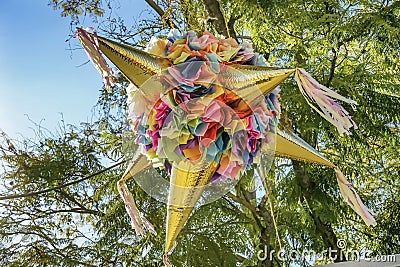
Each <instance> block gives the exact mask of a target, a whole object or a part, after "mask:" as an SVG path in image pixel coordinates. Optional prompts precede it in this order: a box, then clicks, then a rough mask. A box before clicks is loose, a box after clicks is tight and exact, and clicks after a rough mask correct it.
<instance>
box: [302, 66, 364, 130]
mask: <svg viewBox="0 0 400 267" xmlns="http://www.w3.org/2000/svg"><path fill="white" fill-rule="evenodd" d="M295 77H296V81H297V85H298V86H299V88H300V91H301V93H302V94H303V95H304V97H305V99H306V100H307V103H308V104H309V105H310V106H311V107H312V108H313V109H314V110H316V111H317V112H318V113H319V114H320V115H321V116H322V117H323V118H325V119H326V120H327V121H329V122H330V123H332V124H333V125H335V126H336V128H337V129H338V131H339V134H340V135H342V134H343V133H346V134H351V133H350V128H351V127H354V129H357V128H358V127H357V125H356V123H355V122H354V121H353V120H352V119H351V116H350V115H349V113H348V112H347V111H346V110H345V109H344V108H343V107H342V106H341V105H339V104H338V103H336V102H335V101H334V100H333V99H332V98H334V99H338V100H341V101H343V102H346V103H349V104H351V105H357V103H356V102H355V101H353V100H351V99H348V98H345V97H343V96H341V95H339V94H338V93H336V92H334V91H332V90H330V89H329V88H327V87H326V86H323V85H322V84H320V83H318V82H317V81H316V80H315V79H314V78H313V77H311V76H310V74H308V73H307V72H306V71H305V70H304V69H296V75H295ZM312 102H313V103H315V104H317V105H318V107H319V109H318V108H317V107H315V105H314V104H313V103H312Z"/></svg>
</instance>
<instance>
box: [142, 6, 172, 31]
mask: <svg viewBox="0 0 400 267" xmlns="http://www.w3.org/2000/svg"><path fill="white" fill-rule="evenodd" d="M145 1H146V3H147V4H148V5H149V6H150V7H151V8H152V9H154V11H155V12H156V13H157V14H158V15H159V16H160V17H161V18H165V12H164V10H162V8H161V7H160V6H159V5H157V4H156V3H155V2H154V1H153V0H145ZM165 19H166V21H167V23H168V25H169V26H170V27H171V28H178V27H177V26H176V25H175V23H174V22H173V21H172V19H171V18H169V17H168V18H165Z"/></svg>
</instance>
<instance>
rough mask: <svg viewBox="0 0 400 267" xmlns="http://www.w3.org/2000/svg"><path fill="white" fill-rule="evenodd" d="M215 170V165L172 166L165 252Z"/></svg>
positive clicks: (172, 243)
mask: <svg viewBox="0 0 400 267" xmlns="http://www.w3.org/2000/svg"><path fill="white" fill-rule="evenodd" d="M216 168H217V164H216V163H214V162H211V163H197V164H194V163H191V162H189V161H185V162H183V161H182V162H179V163H177V164H174V165H173V166H172V171H171V178H170V188H169V195H168V206H167V229H166V243H165V252H166V253H168V252H169V251H170V250H171V249H172V247H173V246H174V243H175V240H176V238H177V236H178V235H179V233H180V232H181V230H182V228H183V227H184V225H185V223H186V221H187V220H188V218H189V216H190V214H191V212H192V210H193V207H194V206H195V205H196V203H197V202H198V200H199V198H200V196H201V194H202V193H203V191H204V186H205V185H207V184H208V183H209V182H210V180H211V178H212V176H213V175H214V172H215V170H216Z"/></svg>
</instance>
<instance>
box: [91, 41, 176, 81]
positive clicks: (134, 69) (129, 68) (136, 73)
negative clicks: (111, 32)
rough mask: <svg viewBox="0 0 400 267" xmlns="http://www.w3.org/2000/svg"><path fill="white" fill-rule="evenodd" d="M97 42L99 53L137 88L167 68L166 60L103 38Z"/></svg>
mask: <svg viewBox="0 0 400 267" xmlns="http://www.w3.org/2000/svg"><path fill="white" fill-rule="evenodd" d="M98 41H99V47H100V50H101V52H102V53H103V54H104V55H105V56H106V57H107V58H108V59H109V60H110V61H111V62H112V63H113V64H114V65H115V66H116V67H117V68H118V69H119V70H120V71H121V72H122V73H123V74H124V75H125V77H126V78H127V79H128V80H129V81H130V82H131V83H133V84H134V85H136V86H137V87H140V86H141V85H142V84H144V83H145V82H146V81H147V80H148V79H149V78H150V77H151V76H153V75H155V74H161V72H162V70H163V69H164V68H167V67H168V64H169V62H168V60H167V59H163V58H160V57H156V56H154V55H151V54H149V53H146V52H144V51H141V50H138V49H136V48H133V47H131V46H128V45H124V44H120V43H117V42H115V41H112V40H109V39H107V38H104V37H98Z"/></svg>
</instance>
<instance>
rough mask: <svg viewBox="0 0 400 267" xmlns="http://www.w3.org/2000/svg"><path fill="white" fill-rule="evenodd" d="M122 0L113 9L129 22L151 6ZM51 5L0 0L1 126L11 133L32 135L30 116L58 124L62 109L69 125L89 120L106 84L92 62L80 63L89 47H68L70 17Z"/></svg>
mask: <svg viewBox="0 0 400 267" xmlns="http://www.w3.org/2000/svg"><path fill="white" fill-rule="evenodd" d="M119 3H120V7H121V8H120V9H119V10H114V12H117V13H118V14H119V15H121V16H123V17H125V18H126V23H127V24H128V25H129V19H131V20H132V19H133V17H137V16H139V13H140V11H142V10H143V9H145V8H146V5H145V3H144V1H138V0H121V1H119ZM47 4H48V0H29V1H16V0H1V1H0V129H1V130H3V131H5V132H6V133H7V134H9V135H10V136H11V137H19V136H20V134H22V135H24V136H26V137H32V136H33V131H32V130H31V129H30V128H31V127H33V124H32V123H31V122H30V121H29V119H28V118H27V115H28V116H29V118H30V119H31V120H33V121H34V122H37V123H39V122H41V121H42V123H41V125H42V126H44V127H46V128H47V129H49V130H54V129H56V127H57V123H58V122H59V121H60V120H61V115H60V113H62V114H63V117H64V120H65V122H66V123H69V124H77V123H79V122H81V121H87V120H89V119H90V117H91V109H92V107H93V105H94V104H95V103H96V100H97V97H98V95H99V90H100V89H101V87H102V80H101V77H100V75H99V74H98V73H97V71H96V69H95V68H94V67H93V66H92V65H91V64H90V63H89V64H86V65H84V66H81V67H78V66H79V65H81V64H82V63H85V62H86V61H87V57H86V55H85V54H84V52H83V51H82V50H75V51H73V52H72V54H71V52H70V51H68V49H69V46H68V43H67V42H65V40H66V39H67V38H68V35H69V34H70V26H69V18H62V17H61V16H60V12H59V11H54V10H53V9H52V8H51V7H49V6H48V5H47ZM87 21H89V19H87ZM83 26H92V25H91V24H90V22H88V23H84V24H83ZM71 45H73V46H76V45H78V41H77V40H75V39H74V40H72V41H71Z"/></svg>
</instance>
